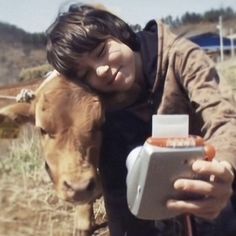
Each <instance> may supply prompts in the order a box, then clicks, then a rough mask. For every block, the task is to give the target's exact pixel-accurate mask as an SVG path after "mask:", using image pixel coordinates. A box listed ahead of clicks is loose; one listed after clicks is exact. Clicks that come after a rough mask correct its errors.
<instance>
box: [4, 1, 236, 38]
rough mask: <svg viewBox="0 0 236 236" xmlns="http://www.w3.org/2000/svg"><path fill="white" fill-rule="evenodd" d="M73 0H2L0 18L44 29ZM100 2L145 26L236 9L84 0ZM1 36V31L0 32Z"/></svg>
mask: <svg viewBox="0 0 236 236" xmlns="http://www.w3.org/2000/svg"><path fill="white" fill-rule="evenodd" d="M75 2H78V1H74V0H0V22H5V23H9V24H12V25H15V26H17V27H19V28H21V29H24V30H25V31H27V32H31V33H35V32H44V31H45V30H46V29H47V28H48V27H49V25H50V24H51V23H52V22H53V20H54V19H55V18H56V16H57V13H58V11H59V9H60V8H61V7H63V6H64V7H65V6H68V4H70V3H75ZM79 2H83V3H101V4H103V5H104V6H106V7H107V8H108V9H110V10H111V11H112V12H114V13H115V14H117V15H118V16H120V17H121V18H122V19H124V20H125V21H126V22H127V23H129V24H140V25H141V26H144V25H145V24H146V23H147V22H148V21H149V20H151V19H160V18H162V17H166V16H168V15H171V16H173V17H174V18H175V17H177V16H182V15H183V14H184V13H186V12H187V11H188V12H191V13H192V12H195V13H204V12H205V11H208V10H211V9H219V8H220V7H223V8H226V7H231V8H232V9H233V10H234V11H236V0H98V1H94V0H87V1H86V0H84V1H79ZM0 37H1V35H0Z"/></svg>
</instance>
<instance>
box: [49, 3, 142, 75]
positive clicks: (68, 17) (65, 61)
mask: <svg viewBox="0 0 236 236" xmlns="http://www.w3.org/2000/svg"><path fill="white" fill-rule="evenodd" d="M46 36H47V46H46V50H47V59H48V62H49V63H50V64H51V65H52V66H53V67H54V68H55V69H56V70H57V71H58V72H60V73H61V74H64V75H65V76H67V77H75V76H76V67H77V66H78V58H79V56H81V55H82V54H83V53H86V52H89V51H91V50H93V49H94V48H96V47H97V46H98V44H99V43H101V42H103V41H104V40H105V39H107V38H108V37H109V36H113V37H115V38H117V39H119V40H120V41H121V42H123V43H124V44H126V45H127V46H129V47H130V48H131V49H132V50H134V51H137V50H138V48H139V46H138V42H137V38H136V34H135V33H134V32H133V30H132V29H131V27H130V26H129V25H128V24H127V23H125V22H124V21H123V20H121V19H120V18H119V17H117V16H115V15H113V14H112V13H110V12H108V11H106V10H103V9H99V8H96V7H93V6H90V5H83V4H72V5H71V6H70V7H69V10H68V11H67V12H64V13H59V14H58V16H57V18H56V20H55V22H54V23H53V24H52V25H51V26H50V27H49V28H48V29H47V31H46Z"/></svg>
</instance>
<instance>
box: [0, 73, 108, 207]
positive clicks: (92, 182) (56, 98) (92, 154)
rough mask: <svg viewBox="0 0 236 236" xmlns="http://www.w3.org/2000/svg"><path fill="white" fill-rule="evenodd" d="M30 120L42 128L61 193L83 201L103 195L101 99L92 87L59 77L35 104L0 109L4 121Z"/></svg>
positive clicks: (42, 89) (53, 176)
mask: <svg viewBox="0 0 236 236" xmlns="http://www.w3.org/2000/svg"><path fill="white" fill-rule="evenodd" d="M6 120H7V122H9V120H11V121H12V122H15V123H17V124H22V123H25V122H31V123H33V124H34V125H35V127H36V129H38V130H39V131H40V134H41V135H40V136H41V143H42V148H43V153H44V158H45V166H46V169H47V171H48V173H49V175H50V177H51V179H52V181H53V183H54V185H55V188H56V191H57V194H58V196H59V197H60V198H62V199H64V200H69V201H76V202H79V203H88V202H91V201H93V200H94V199H95V198H96V197H97V196H98V195H99V194H100V181H99V174H98V161H99V160H98V159H99V154H100V153H99V151H100V145H101V126H102V123H103V120H104V114H103V107H102V102H101V100H100V99H99V97H98V96H96V95H95V94H93V93H92V92H91V91H89V90H88V89H87V88H84V87H82V86H80V85H77V84H74V83H73V82H69V81H66V80H65V79H63V78H61V77H60V76H57V77H56V78H53V79H52V80H50V81H49V82H47V83H46V84H45V85H44V86H42V87H40V89H39V90H38V91H37V92H36V96H35V99H34V100H33V101H32V102H31V103H30V104H27V103H19V104H14V105H10V106H8V107H4V108H2V109H1V110H0V122H4V121H6Z"/></svg>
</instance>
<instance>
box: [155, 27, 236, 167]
mask: <svg viewBox="0 0 236 236" xmlns="http://www.w3.org/2000/svg"><path fill="white" fill-rule="evenodd" d="M157 61H158V66H157V77H156V80H155V84H154V87H153V91H152V92H153V93H154V94H156V93H158V91H160V88H159V87H160V86H161V80H162V79H164V88H163V95H162V98H161V102H160V105H159V107H158V109H157V113H158V114H189V115H190V133H191V134H198V135H201V136H203V137H204V138H205V140H207V141H208V142H209V143H211V144H213V145H214V146H215V148H216V151H217V152H216V158H217V159H219V160H227V161H229V162H230V163H231V164H232V166H233V167H234V169H235V170H236V109H235V107H234V106H233V103H232V102H231V101H230V100H227V99H225V98H223V96H222V95H223V94H222V93H221V91H220V89H219V81H218V80H219V77H218V74H217V72H216V69H215V65H214V63H213V62H212V61H211V60H210V59H209V58H208V56H207V55H206V54H205V53H204V52H203V51H202V50H201V49H200V48H199V47H198V46H197V45H195V44H193V43H192V42H190V41H188V40H187V39H185V38H183V37H178V36H176V35H175V34H173V33H172V32H171V31H170V30H169V29H168V28H167V27H166V26H165V25H163V24H162V23H160V22H158V59H157Z"/></svg>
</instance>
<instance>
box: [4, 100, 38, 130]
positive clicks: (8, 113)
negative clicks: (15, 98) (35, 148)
mask: <svg viewBox="0 0 236 236" xmlns="http://www.w3.org/2000/svg"><path fill="white" fill-rule="evenodd" d="M5 122H6V123H13V124H16V125H19V126H20V125H22V124H24V123H27V122H30V123H33V122H34V115H33V114H32V113H31V104H29V103H16V104H13V105H9V106H6V107H3V108H1V109H0V124H1V125H2V124H4V123H5Z"/></svg>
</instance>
